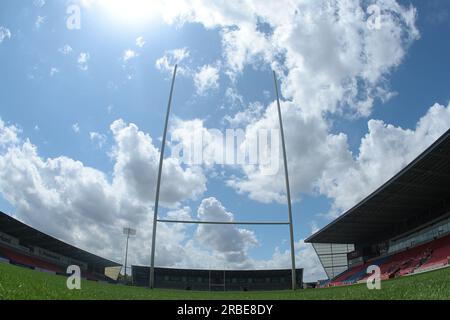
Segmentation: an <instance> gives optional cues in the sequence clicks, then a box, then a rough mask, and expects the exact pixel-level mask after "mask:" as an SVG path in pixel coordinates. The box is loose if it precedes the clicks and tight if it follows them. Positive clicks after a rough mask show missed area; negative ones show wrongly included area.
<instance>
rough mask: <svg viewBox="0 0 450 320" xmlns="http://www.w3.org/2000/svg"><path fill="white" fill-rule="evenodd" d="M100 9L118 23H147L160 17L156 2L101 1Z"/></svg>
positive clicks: (137, 0)
mask: <svg viewBox="0 0 450 320" xmlns="http://www.w3.org/2000/svg"><path fill="white" fill-rule="evenodd" d="M99 3H100V9H101V10H102V11H104V12H105V13H106V14H108V15H109V16H111V18H113V19H114V20H116V21H118V20H119V21H123V22H126V23H131V24H136V23H147V22H149V21H151V20H154V19H155V18H156V17H157V16H158V7H159V6H158V1H155V0H99Z"/></svg>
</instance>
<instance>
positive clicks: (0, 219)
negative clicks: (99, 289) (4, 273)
mask: <svg viewBox="0 0 450 320" xmlns="http://www.w3.org/2000/svg"><path fill="white" fill-rule="evenodd" d="M0 261H1V262H7V263H11V264H15V265H18V266H22V267H26V268H30V269H35V270H38V271H43V272H50V273H53V274H60V275H66V270H67V267H68V266H69V265H78V266H79V267H80V269H81V276H82V277H83V278H85V279H88V280H93V281H108V282H114V281H115V280H117V279H111V278H109V277H107V276H105V269H106V268H108V267H120V266H121V265H120V264H118V263H115V262H113V261H110V260H107V259H104V258H101V257H99V256H96V255H94V254H91V253H89V252H86V251H84V250H81V249H79V248H77V247H74V246H72V245H69V244H67V243H65V242H63V241H61V240H58V239H56V238H53V237H51V236H49V235H47V234H45V233H42V232H40V231H38V230H36V229H34V228H32V227H30V226H28V225H26V224H24V223H22V222H20V221H18V220H16V219H14V218H13V217H11V216H9V215H7V214H5V213H3V212H0Z"/></svg>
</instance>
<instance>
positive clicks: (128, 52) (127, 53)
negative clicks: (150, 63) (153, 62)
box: [122, 49, 139, 62]
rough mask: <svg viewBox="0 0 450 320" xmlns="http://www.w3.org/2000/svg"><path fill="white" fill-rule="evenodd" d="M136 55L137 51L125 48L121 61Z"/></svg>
mask: <svg viewBox="0 0 450 320" xmlns="http://www.w3.org/2000/svg"><path fill="white" fill-rule="evenodd" d="M137 56H139V54H138V53H136V52H135V51H133V50H130V49H128V50H125V52H124V53H123V56H122V61H123V62H127V61H128V60H131V59H133V58H136V57H137Z"/></svg>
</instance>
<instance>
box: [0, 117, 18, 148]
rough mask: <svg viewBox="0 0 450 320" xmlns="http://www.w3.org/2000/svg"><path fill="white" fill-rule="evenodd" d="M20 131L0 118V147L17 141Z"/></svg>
mask: <svg viewBox="0 0 450 320" xmlns="http://www.w3.org/2000/svg"><path fill="white" fill-rule="evenodd" d="M20 132H21V130H20V129H19V128H17V127H16V126H14V125H7V124H6V123H5V122H4V121H3V120H2V119H1V118H0V148H1V147H4V146H8V145H10V144H15V143H18V142H19V138H18V134H19V133H20Z"/></svg>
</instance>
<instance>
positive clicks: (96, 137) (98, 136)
mask: <svg viewBox="0 0 450 320" xmlns="http://www.w3.org/2000/svg"><path fill="white" fill-rule="evenodd" d="M89 139H91V142H92V143H93V144H94V145H95V146H96V147H97V148H99V149H101V148H103V145H104V144H105V143H106V140H107V137H106V135H104V134H102V133H98V132H89Z"/></svg>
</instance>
